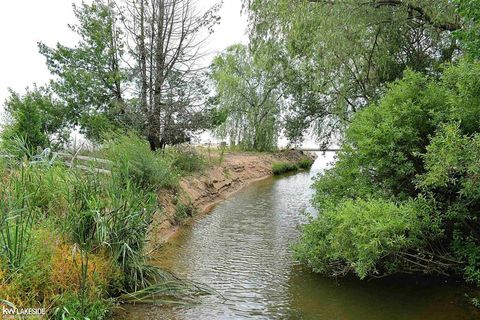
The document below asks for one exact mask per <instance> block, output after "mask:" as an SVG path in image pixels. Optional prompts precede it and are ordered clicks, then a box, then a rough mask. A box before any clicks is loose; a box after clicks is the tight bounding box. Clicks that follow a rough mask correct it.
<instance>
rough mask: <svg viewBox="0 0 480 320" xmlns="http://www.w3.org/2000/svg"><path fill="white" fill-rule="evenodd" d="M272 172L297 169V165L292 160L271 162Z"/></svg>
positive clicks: (278, 172)
mask: <svg viewBox="0 0 480 320" xmlns="http://www.w3.org/2000/svg"><path fill="white" fill-rule="evenodd" d="M272 171H273V174H275V175H279V174H283V173H287V172H292V171H298V166H297V165H296V164H295V163H292V162H276V163H273V164H272Z"/></svg>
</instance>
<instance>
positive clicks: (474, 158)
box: [297, 61, 480, 283]
mask: <svg viewBox="0 0 480 320" xmlns="http://www.w3.org/2000/svg"><path fill="white" fill-rule="evenodd" d="M479 83H480V64H479V63H472V62H465V61H462V62H460V63H459V64H458V65H457V66H451V67H448V68H446V69H445V71H444V73H443V75H442V77H441V78H439V79H438V78H437V79H429V78H428V77H426V76H424V75H421V74H419V73H414V72H411V71H408V72H406V73H405V76H404V78H403V79H402V80H399V81H397V82H396V83H394V84H392V85H391V86H390V87H389V89H388V91H387V92H386V94H385V96H384V97H383V98H382V99H381V100H380V101H379V102H378V103H377V104H373V105H370V106H368V107H367V108H365V109H364V110H362V111H360V112H358V113H357V114H356V115H355V117H354V119H353V121H352V123H351V125H350V127H349V128H348V129H347V131H346V133H345V137H344V142H343V144H342V148H341V149H342V151H340V152H339V153H338V155H337V162H336V164H335V167H334V168H332V169H329V170H326V171H325V172H324V173H323V174H322V175H321V176H320V177H319V178H318V179H317V181H316V182H315V189H316V194H315V198H314V204H315V206H316V207H317V209H318V211H319V215H318V217H317V218H315V219H312V220H311V222H310V223H309V224H308V225H307V226H306V227H305V228H304V232H303V236H302V237H301V240H300V243H299V244H298V246H297V257H299V258H300V259H301V260H302V261H303V262H305V263H306V264H307V265H308V266H309V267H311V268H312V269H313V270H315V271H318V272H322V273H327V274H344V273H348V272H350V271H352V272H356V273H357V274H358V275H359V276H360V277H365V276H381V275H385V274H390V273H394V272H426V273H432V272H433V273H456V272H459V270H462V269H463V270H464V274H465V276H466V278H467V279H469V280H472V281H478V283H480V280H479V279H480V276H479V275H480V267H479V266H480V259H479V258H478V257H480V250H479V248H480V246H479V243H480V237H479V235H478V233H477V232H476V231H474V230H478V229H479V228H480V222H479V220H478V208H479V207H480V184H479V181H480V180H479V179H478V177H480V165H479V164H480V139H479V136H480V126H479V122H478V119H479V116H480V99H479V96H480V95H479V93H480V91H479V85H478V84H479ZM371 199H376V200H371ZM424 199H428V202H426V201H425V200H424ZM427 203H428V204H427ZM332 204H335V205H336V206H334V205H332ZM419 204H422V206H421V207H420V211H418V210H417V209H418V207H417V205H419ZM417 220H418V221H417ZM424 221H426V223H424ZM432 226H434V228H433V229H432ZM440 235H442V237H441V238H439V236H440ZM369 239H371V241H373V242H371V241H370V240H369ZM420 240H421V241H420ZM424 257H428V259H430V261H431V262H429V263H425V261H423V260H422V259H425V258H424ZM465 261H466V264H464V262H465ZM344 271H345V272H344Z"/></svg>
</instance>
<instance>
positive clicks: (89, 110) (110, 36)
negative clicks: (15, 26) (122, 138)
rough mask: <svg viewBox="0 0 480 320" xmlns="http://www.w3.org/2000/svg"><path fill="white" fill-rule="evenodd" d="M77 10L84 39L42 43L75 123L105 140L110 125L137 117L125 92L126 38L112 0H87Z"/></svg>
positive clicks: (56, 87) (122, 124)
mask: <svg viewBox="0 0 480 320" xmlns="http://www.w3.org/2000/svg"><path fill="white" fill-rule="evenodd" d="M73 10H74V13H75V16H76V18H77V19H78V25H74V26H70V28H71V30H72V31H74V32H75V33H76V34H77V35H79V36H80V42H79V43H78V44H77V45H76V46H75V47H74V48H69V47H66V46H64V45H61V44H57V46H56V47H55V48H49V47H48V46H46V45H45V44H43V43H39V48H40V53H41V54H43V55H44V56H45V58H46V60H47V66H48V68H49V70H50V72H52V74H54V75H55V76H56V79H55V80H54V81H53V84H52V86H53V88H54V90H55V92H56V93H57V94H58V95H59V96H60V97H61V98H62V99H63V100H64V101H65V102H66V104H67V106H68V113H69V114H68V118H69V120H70V122H71V124H72V125H79V126H80V128H81V130H82V132H83V133H85V134H86V136H87V137H88V138H90V139H93V140H101V138H102V135H103V134H104V133H105V132H106V131H110V130H113V129H115V128H122V127H129V126H130V125H131V124H132V123H133V122H134V120H133V119H132V118H133V117H134V115H133V114H132V113H133V111H132V110H128V106H127V104H126V102H125V98H124V91H125V89H126V83H125V82H126V80H127V70H125V69H124V68H122V66H121V62H122V58H123V55H124V43H123V41H124V38H123V35H122V31H121V30H120V28H119V27H118V25H117V24H118V21H117V20H118V19H117V16H116V13H115V11H114V6H113V2H112V1H107V2H105V1H103V0H95V1H93V2H92V4H86V3H82V4H81V5H80V6H78V7H77V6H75V5H74V6H73Z"/></svg>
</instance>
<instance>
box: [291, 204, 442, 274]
mask: <svg viewBox="0 0 480 320" xmlns="http://www.w3.org/2000/svg"><path fill="white" fill-rule="evenodd" d="M428 210H429V208H428V206H427V205H426V203H425V202H423V201H417V202H407V203H405V204H399V205H397V204H395V203H394V202H391V201H388V200H381V199H369V200H356V201H354V200H345V201H343V202H341V203H337V204H335V205H330V206H328V207H327V208H324V209H323V210H322V212H321V214H320V215H319V217H318V218H317V219H315V220H313V221H312V223H310V224H307V225H306V226H305V227H304V228H303V235H302V239H301V241H300V243H299V244H298V245H297V246H296V247H295V252H296V257H297V258H298V259H300V260H301V261H303V262H304V263H305V264H306V265H307V266H309V267H311V268H312V269H313V270H314V271H316V272H321V273H325V274H329V275H334V276H338V275H345V274H347V273H349V272H352V271H353V272H355V273H356V274H357V275H358V276H359V277H360V278H362V279H363V278H365V277H366V276H374V275H377V274H388V273H389V272H390V271H391V270H388V267H387V266H388V265H395V264H396V263H397V261H396V259H397V255H396V254H397V253H399V252H402V251H408V250H409V249H410V248H415V247H418V246H422V245H424V244H425V243H426V240H427V238H428V237H429V238H430V239H429V240H432V238H433V237H434V236H436V235H437V234H439V229H438V225H437V223H438V221H435V220H432V218H431V217H430V216H429V211H428ZM427 231H430V232H427ZM379 262H380V263H379ZM377 268H380V270H378V269H377Z"/></svg>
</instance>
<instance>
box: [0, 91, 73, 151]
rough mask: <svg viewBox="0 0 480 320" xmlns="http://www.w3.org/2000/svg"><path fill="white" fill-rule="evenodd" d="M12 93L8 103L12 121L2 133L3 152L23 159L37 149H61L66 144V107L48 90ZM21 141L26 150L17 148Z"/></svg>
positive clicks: (9, 117)
mask: <svg viewBox="0 0 480 320" xmlns="http://www.w3.org/2000/svg"><path fill="white" fill-rule="evenodd" d="M10 94H11V95H10V97H9V98H8V99H7V101H6V103H5V107H6V111H7V114H8V119H9V120H10V121H9V123H8V124H7V126H6V127H5V128H4V130H3V131H2V134H1V140H2V147H3V149H4V150H6V151H7V152H8V153H10V154H13V155H15V156H19V157H22V156H24V155H32V154H36V152H37V148H42V149H43V148H46V147H58V146H60V145H63V144H64V143H65V142H66V141H67V139H68V130H64V127H65V109H64V106H63V105H62V103H60V102H59V101H57V100H55V99H54V98H53V95H52V93H51V92H50V91H49V90H48V89H45V88H37V87H35V88H34V89H33V90H28V89H27V92H26V93H25V95H23V96H21V95H19V94H17V93H15V92H13V91H11V92H10ZM53 136H55V139H54V138H53ZM19 139H20V140H21V141H22V142H23V146H24V149H23V150H22V149H19V148H18V144H19V143H18V140H19Z"/></svg>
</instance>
